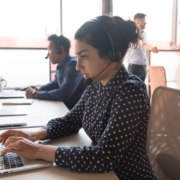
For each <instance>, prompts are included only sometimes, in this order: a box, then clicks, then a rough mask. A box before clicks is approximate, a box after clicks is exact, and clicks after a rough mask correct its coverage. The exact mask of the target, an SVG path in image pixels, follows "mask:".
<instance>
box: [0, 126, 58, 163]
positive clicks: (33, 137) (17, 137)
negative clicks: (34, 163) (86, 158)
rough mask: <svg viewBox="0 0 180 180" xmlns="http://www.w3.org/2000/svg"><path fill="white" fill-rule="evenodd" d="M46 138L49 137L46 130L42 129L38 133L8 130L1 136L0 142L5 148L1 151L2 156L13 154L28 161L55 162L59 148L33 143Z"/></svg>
mask: <svg viewBox="0 0 180 180" xmlns="http://www.w3.org/2000/svg"><path fill="white" fill-rule="evenodd" d="M45 137H47V131H46V130H45V129H40V130H38V131H37V132H28V131H21V130H7V131H5V132H4V133H2V134H1V135H0V142H1V143H2V144H3V145H4V146H5V148H4V149H2V150H1V151H0V156H4V155H5V154H6V153H9V152H13V153H16V154H18V155H19V156H21V157H23V158H26V159H31V160H33V159H43V160H46V161H50V162H55V152H56V150H57V148H58V147H56V146H47V145H43V144H38V143H35V142H33V141H37V140H39V139H44V138H45Z"/></svg>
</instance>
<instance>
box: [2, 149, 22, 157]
mask: <svg viewBox="0 0 180 180" xmlns="http://www.w3.org/2000/svg"><path fill="white" fill-rule="evenodd" d="M19 151H20V149H18V148H17V147H6V148H5V149H3V150H1V151H0V156H4V155H5V154H6V153H8V152H13V153H16V154H19Z"/></svg>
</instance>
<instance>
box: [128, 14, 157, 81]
mask: <svg viewBox="0 0 180 180" xmlns="http://www.w3.org/2000/svg"><path fill="white" fill-rule="evenodd" d="M145 17H146V15H145V14H143V13H137V14H135V15H134V22H135V23H136V25H137V26H138V28H139V30H140V35H141V38H142V39H141V40H139V44H138V47H136V48H135V47H133V46H132V45H131V46H130V48H129V49H128V51H127V53H126V56H125V61H126V60H127V62H128V63H129V64H128V72H130V73H132V74H134V75H136V76H138V77H139V78H140V79H141V80H142V81H145V78H146V74H147V70H146V67H147V57H146V55H147V54H146V52H147V51H146V50H150V51H152V52H153V53H158V48H157V47H154V46H152V45H150V44H148V43H147V35H146V33H145V32H144V29H145V26H146V19H145Z"/></svg>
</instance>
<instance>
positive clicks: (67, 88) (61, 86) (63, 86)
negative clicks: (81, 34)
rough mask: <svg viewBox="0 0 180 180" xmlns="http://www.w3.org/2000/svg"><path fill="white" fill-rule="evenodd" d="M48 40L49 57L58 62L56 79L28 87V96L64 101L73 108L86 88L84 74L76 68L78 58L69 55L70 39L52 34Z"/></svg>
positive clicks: (53, 62) (52, 61)
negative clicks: (38, 85) (41, 84)
mask: <svg viewBox="0 0 180 180" xmlns="http://www.w3.org/2000/svg"><path fill="white" fill-rule="evenodd" d="M48 41H49V45H48V55H47V58H48V57H49V59H50V61H51V63H52V64H57V68H56V75H55V79H54V80H53V81H52V82H50V83H48V84H46V85H43V86H41V87H37V86H30V87H28V89H27V90H26V97H27V98H37V99H44V100H54V101H63V102H64V103H65V105H66V106H67V107H68V108H69V109H72V108H73V107H74V105H75V104H76V103H77V102H78V101H79V99H80V97H81V95H82V93H83V92H84V90H85V85H84V83H83V76H82V74H81V73H80V71H77V70H76V63H77V58H76V57H71V56H70V55H69V49H70V41H69V40H68V39H67V38H66V37H64V36H63V35H61V36H57V35H51V36H49V37H48Z"/></svg>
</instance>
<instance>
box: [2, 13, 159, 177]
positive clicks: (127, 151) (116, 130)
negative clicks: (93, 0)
mask: <svg viewBox="0 0 180 180" xmlns="http://www.w3.org/2000/svg"><path fill="white" fill-rule="evenodd" d="M138 39H139V30H138V28H137V27H136V25H135V23H134V22H132V21H130V20H128V21H124V20H123V19H122V18H120V17H109V16H99V17H97V18H96V19H94V20H91V21H87V22H86V23H84V24H83V25H82V26H81V27H80V28H79V29H78V30H77V32H76V34H75V40H76V45H75V52H76V54H77V56H78V62H77V66H76V69H77V70H79V71H81V73H82V74H83V75H84V79H85V84H86V85H88V86H87V89H86V90H85V92H84V94H83V96H82V97H81V99H80V101H79V102H78V103H77V104H76V106H75V107H74V108H73V109H72V110H71V112H70V113H68V114H67V115H66V116H65V117H62V118H56V119H53V120H50V121H49V122H48V124H47V125H46V126H44V128H42V129H40V130H38V131H36V132H28V131H21V130H20V131H17V130H8V131H6V132H4V133H2V134H1V135H0V142H2V143H3V144H5V149H4V150H2V151H1V155H4V154H5V153H6V152H15V153H17V154H19V155H21V156H23V157H25V158H30V159H44V160H47V161H51V162H55V163H56V164H57V165H58V166H62V167H67V168H69V169H71V170H73V171H77V172H99V173H103V172H104V173H105V172H108V171H111V170H114V172H115V174H116V175H117V176H118V178H119V179H121V180H124V179H126V180H127V179H138V180H139V179H141V180H143V179H148V180H157V177H156V175H155V174H154V172H153V170H152V167H151V164H150V161H149V158H148V155H147V152H146V140H147V127H148V120H149V114H150V104H149V97H148V95H147V91H146V86H145V84H144V82H143V81H141V80H140V79H139V78H138V77H136V76H134V75H132V74H129V73H128V72H127V71H126V69H125V68H124V66H123V57H124V55H125V53H126V51H127V49H128V48H129V46H130V45H133V46H136V45H137V43H138ZM80 128H84V130H85V132H86V133H87V134H88V136H89V137H90V138H91V140H92V142H93V144H94V146H84V147H69V148H66V147H56V146H45V145H42V144H35V143H34V141H36V140H40V139H54V138H60V137H62V136H66V135H69V134H73V133H77V132H78V131H79V129H80ZM19 141H21V143H19Z"/></svg>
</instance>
